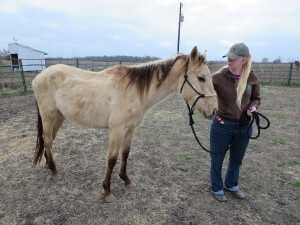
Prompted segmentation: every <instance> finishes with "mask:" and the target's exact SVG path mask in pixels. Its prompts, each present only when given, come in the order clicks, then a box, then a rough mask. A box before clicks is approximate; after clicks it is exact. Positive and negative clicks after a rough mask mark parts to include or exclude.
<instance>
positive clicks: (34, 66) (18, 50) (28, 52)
mask: <svg viewBox="0 0 300 225" xmlns="http://www.w3.org/2000/svg"><path fill="white" fill-rule="evenodd" d="M8 51H9V54H10V59H11V61H12V68H13V70H20V61H21V62H22V65H23V71H41V70H43V69H45V67H46V66H45V55H48V53H46V52H42V51H39V50H36V49H33V48H31V47H28V46H25V45H21V44H19V43H11V44H8Z"/></svg>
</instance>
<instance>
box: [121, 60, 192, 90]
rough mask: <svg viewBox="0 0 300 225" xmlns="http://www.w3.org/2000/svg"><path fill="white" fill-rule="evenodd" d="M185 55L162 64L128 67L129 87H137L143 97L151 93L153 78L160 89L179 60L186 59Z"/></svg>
mask: <svg viewBox="0 0 300 225" xmlns="http://www.w3.org/2000/svg"><path fill="white" fill-rule="evenodd" d="M186 58H187V56H185V55H178V56H177V57H176V58H173V59H169V60H166V61H162V62H157V63H155V62H154V63H150V64H147V65H144V66H136V67H126V70H127V72H126V77H128V79H129V82H128V87H130V86H132V85H136V87H137V89H138V92H139V93H140V94H141V95H143V94H144V93H147V92H148V91H149V88H150V85H151V82H152V80H153V77H154V76H156V78H157V81H158V83H157V85H156V87H157V88H158V87H159V86H160V85H161V84H162V83H163V82H164V81H165V79H166V78H167V77H168V75H169V73H170V71H171V69H172V67H173V66H174V64H175V63H176V62H177V60H179V59H186Z"/></svg>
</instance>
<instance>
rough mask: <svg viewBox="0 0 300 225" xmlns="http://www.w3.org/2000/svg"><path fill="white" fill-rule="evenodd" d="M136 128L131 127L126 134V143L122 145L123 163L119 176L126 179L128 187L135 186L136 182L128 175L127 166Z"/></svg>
mask: <svg viewBox="0 0 300 225" xmlns="http://www.w3.org/2000/svg"><path fill="white" fill-rule="evenodd" d="M134 131H135V128H134V129H129V130H128V131H127V133H126V135H125V139H124V143H123V145H122V147H121V165H120V170H119V176H120V177H121V179H122V180H124V181H125V185H126V187H135V184H134V182H132V180H131V179H130V178H129V177H128V175H127V171H126V167H127V159H128V156H129V152H130V145H131V140H132V137H133V134H134Z"/></svg>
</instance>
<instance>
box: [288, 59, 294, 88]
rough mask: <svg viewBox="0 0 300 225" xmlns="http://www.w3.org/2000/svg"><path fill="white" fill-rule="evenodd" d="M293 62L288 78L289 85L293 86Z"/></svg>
mask: <svg viewBox="0 0 300 225" xmlns="http://www.w3.org/2000/svg"><path fill="white" fill-rule="evenodd" d="M293 64H294V63H291V65H290V71H289V79H288V85H289V86H291V79H292V73H293Z"/></svg>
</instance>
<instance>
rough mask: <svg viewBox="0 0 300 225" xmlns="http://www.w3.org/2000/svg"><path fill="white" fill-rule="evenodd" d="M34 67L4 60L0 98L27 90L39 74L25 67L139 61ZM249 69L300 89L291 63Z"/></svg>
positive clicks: (85, 64)
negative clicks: (16, 64)
mask: <svg viewBox="0 0 300 225" xmlns="http://www.w3.org/2000/svg"><path fill="white" fill-rule="evenodd" d="M36 62H37V63H36V64H30V65H23V63H22V60H21V59H19V66H18V68H16V67H15V65H9V64H10V61H6V62H5V63H4V65H0V95H6V94H8V95H9V94H10V93H27V92H30V91H31V82H32V80H33V79H34V77H35V76H36V75H37V74H38V73H39V72H40V71H28V68H29V67H31V68H33V66H36V65H39V66H40V67H42V68H44V67H49V66H51V65H55V64H66V65H71V66H75V67H78V68H82V69H86V70H91V71H100V70H103V69H106V68H108V67H111V66H114V65H117V64H125V65H130V64H137V63H140V62H108V61H107V62H103V61H97V60H85V59H46V61H45V64H41V60H36ZM223 66H225V62H209V63H208V67H209V69H210V71H211V72H212V73H214V72H216V71H218V70H219V69H220V68H222V67H223ZM252 70H254V71H255V72H256V74H257V75H258V77H259V79H260V82H261V83H263V84H272V85H278V84H279V85H287V86H300V68H299V65H298V66H297V64H294V63H253V64H252Z"/></svg>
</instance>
